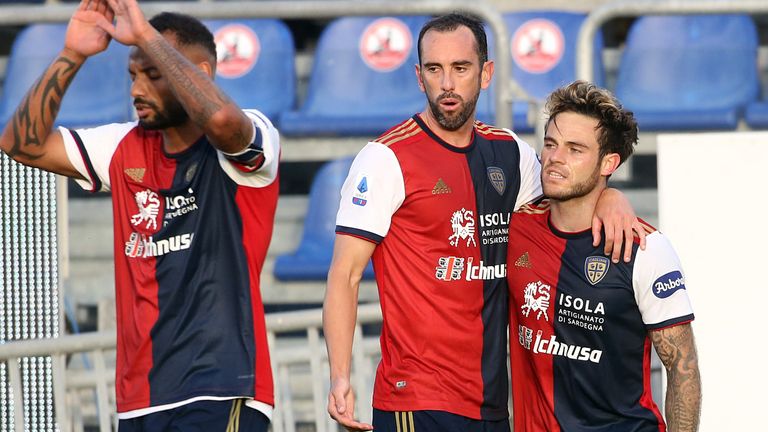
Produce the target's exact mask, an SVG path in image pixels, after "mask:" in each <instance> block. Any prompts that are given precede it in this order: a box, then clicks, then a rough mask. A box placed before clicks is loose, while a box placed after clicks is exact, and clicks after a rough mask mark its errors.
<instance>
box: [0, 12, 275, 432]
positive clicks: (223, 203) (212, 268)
mask: <svg viewBox="0 0 768 432" xmlns="http://www.w3.org/2000/svg"><path fill="white" fill-rule="evenodd" d="M111 39H114V40H116V41H117V42H119V43H122V44H125V45H130V46H132V47H133V48H132V49H131V52H130V60H129V67H128V72H129V73H130V76H131V80H132V82H133V83H132V85H131V97H132V98H133V104H134V107H135V108H136V114H137V116H138V120H137V121H134V122H130V123H125V124H110V125H104V126H99V127H94V128H89V129H77V130H74V129H68V128H66V127H60V128H58V129H53V124H54V121H55V119H56V115H57V114H58V110H59V106H60V105H61V99H62V97H63V96H64V94H65V92H66V90H67V87H68V85H69V84H70V82H71V81H72V79H73V78H74V76H75V74H76V73H77V71H78V69H79V68H80V67H81V66H82V65H83V63H84V62H85V61H86V60H87V58H88V57H90V56H92V55H96V54H98V53H99V52H102V51H104V50H105V49H106V48H107V46H108V44H109V43H110V41H111ZM215 68H216V46H215V44H214V40H213V35H212V34H211V32H210V31H209V30H208V29H207V28H206V27H205V26H204V25H203V24H202V23H201V22H200V21H199V20H197V19H196V18H193V17H190V16H187V15H183V14H177V13H162V14H160V15H158V16H155V17H154V18H152V19H151V20H149V21H148V20H147V19H146V18H145V17H144V15H143V13H142V12H141V9H140V8H139V6H138V4H137V3H136V1H135V0H83V1H82V2H81V3H80V5H79V7H78V8H77V10H76V11H75V13H74V15H73V16H72V18H71V19H70V22H69V27H68V28H67V32H66V39H65V41H64V48H63V49H62V51H61V53H60V54H59V56H58V58H57V59H56V60H55V61H54V62H53V63H52V64H51V65H50V66H49V67H48V69H47V70H46V71H45V72H44V73H43V75H42V77H41V78H40V79H39V80H38V81H37V83H36V84H35V85H34V86H33V87H32V88H31V89H30V90H29V92H28V94H27V96H26V98H25V99H24V101H23V102H22V103H21V104H20V105H19V107H18V108H17V110H16V113H15V115H14V116H13V118H12V119H11V121H10V122H9V124H8V125H7V126H6V128H5V131H4V133H3V135H2V138H0V147H2V149H3V151H4V152H6V153H7V154H8V155H9V156H11V157H12V158H13V159H15V160H16V161H18V162H20V163H23V164H26V165H29V166H31V167H36V168H40V169H44V170H46V171H50V172H54V173H57V174H61V175H65V176H68V177H72V178H74V179H75V180H76V181H77V182H78V183H79V184H80V185H81V186H83V187H84V188H86V189H89V190H91V191H93V192H97V191H100V190H101V191H111V193H112V202H113V217H114V247H115V250H114V252H115V273H116V274H115V287H116V295H115V300H116V306H117V370H116V375H117V376H116V382H115V387H116V393H117V410H118V418H119V429H120V431H121V432H126V431H128V432H130V431H134V430H135V431H164V430H192V429H194V430H203V429H209V430H222V431H223V430H225V429H226V430H237V428H238V427H241V428H243V429H247V430H249V431H250V430H252V431H266V430H267V428H268V426H269V418H270V416H271V413H272V409H273V405H274V395H273V382H272V372H271V366H270V360H269V352H268V347H267V337H266V328H265V320H264V311H263V306H262V302H261V294H260V291H259V280H260V273H261V268H262V265H263V263H264V259H265V255H266V251H267V247H268V245H269V241H270V239H271V235H272V226H273V221H274V214H275V208H276V205H277V197H278V173H277V166H278V159H279V154H280V144H279V135H278V133H277V130H276V129H275V128H274V127H273V126H272V124H271V123H270V121H269V120H268V119H267V118H266V117H264V116H263V115H262V114H261V113H259V112H258V111H256V110H241V109H240V108H239V107H238V106H237V105H236V104H235V103H234V102H233V101H232V100H231V99H230V98H229V97H228V96H227V95H226V94H224V93H223V92H222V91H221V90H220V89H219V88H218V87H217V86H216V84H215V83H214V82H213V76H214V74H215ZM93 97H99V95H97V94H94V95H93Z"/></svg>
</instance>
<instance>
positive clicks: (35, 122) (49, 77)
mask: <svg viewBox="0 0 768 432" xmlns="http://www.w3.org/2000/svg"><path fill="white" fill-rule="evenodd" d="M75 72H77V65H76V64H75V63H74V62H73V61H71V60H69V59H67V58H65V57H59V58H57V59H56V60H55V61H54V62H53V64H52V65H51V68H50V73H48V74H46V75H44V76H43V77H42V78H40V79H39V80H38V81H37V82H36V83H35V84H34V85H33V86H32V89H30V91H29V92H28V93H27V95H26V96H25V97H24V99H23V100H22V102H21V104H19V107H18V108H17V109H16V113H15V114H14V116H13V118H12V119H11V127H12V130H13V145H12V146H11V148H10V150H9V151H8V155H9V156H11V157H22V158H25V159H27V160H35V159H38V158H40V157H42V156H44V155H45V152H44V151H41V149H40V147H41V146H42V145H43V139H42V138H40V137H41V136H45V134H46V131H47V130H48V129H50V128H51V126H52V125H53V121H54V119H55V118H56V115H57V114H58V112H59V108H60V106H61V99H62V98H63V97H64V91H65V90H66V89H67V87H69V84H70V83H71V82H72V79H74V77H75ZM34 107H37V115H33V114H32V112H33V110H34ZM30 146H31V147H35V148H36V149H37V150H36V151H35V152H30V151H27V150H25V148H27V147H30Z"/></svg>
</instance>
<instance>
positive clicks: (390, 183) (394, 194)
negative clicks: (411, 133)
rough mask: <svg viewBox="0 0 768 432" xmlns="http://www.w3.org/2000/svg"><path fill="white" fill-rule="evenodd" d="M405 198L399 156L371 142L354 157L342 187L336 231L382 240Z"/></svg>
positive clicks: (377, 241) (367, 238)
mask: <svg viewBox="0 0 768 432" xmlns="http://www.w3.org/2000/svg"><path fill="white" fill-rule="evenodd" d="M404 199H405V183H404V181H403V172H402V170H401V169H400V163H399V162H398V161H397V157H396V156H395V154H394V153H393V152H392V150H391V149H390V148H389V147H387V146H385V145H383V144H379V143H375V142H371V143H368V145H366V146H365V147H364V148H363V149H362V150H361V151H360V153H358V155H357V157H355V160H354V161H353V162H352V167H351V168H350V169H349V174H348V175H347V179H346V180H345V181H344V185H343V186H342V188H341V202H340V204H339V213H338V215H337V216H336V232H337V233H338V234H347V235H353V236H356V237H361V238H364V239H366V240H369V241H372V242H374V243H380V242H381V241H382V240H383V239H384V237H385V236H386V235H387V232H388V231H389V226H390V222H391V221H392V215H393V214H394V213H395V211H397V209H398V208H400V205H401V204H402V203H403V200H404Z"/></svg>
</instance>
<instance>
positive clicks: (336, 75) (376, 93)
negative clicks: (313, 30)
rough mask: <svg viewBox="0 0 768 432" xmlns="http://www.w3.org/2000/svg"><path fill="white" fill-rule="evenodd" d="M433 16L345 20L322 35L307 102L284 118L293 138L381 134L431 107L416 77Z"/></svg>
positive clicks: (284, 128)
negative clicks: (422, 34) (421, 40)
mask: <svg viewBox="0 0 768 432" xmlns="http://www.w3.org/2000/svg"><path fill="white" fill-rule="evenodd" d="M426 21H427V17H422V16H412V17H383V18H372V17H344V18H339V19H336V20H334V21H333V22H332V23H331V24H330V25H329V26H328V27H327V28H326V29H325V30H324V31H323V33H322V34H321V36H320V40H319V42H318V46H317V50H316V52H315V56H314V64H313V67H312V73H311V76H310V81H309V87H308V90H307V98H306V101H305V102H304V103H303V104H302V106H301V107H300V108H299V110H298V111H294V112H287V113H284V114H283V115H282V117H281V118H280V121H279V123H280V129H281V132H283V133H285V134H290V135H329V136H345V135H346V136H354V135H358V136H361V135H378V134H380V133H382V132H384V131H386V130H387V129H388V128H390V127H392V126H393V125H395V124H397V123H400V122H401V121H403V120H405V119H407V118H408V117H410V116H412V115H413V114H415V113H417V112H420V111H421V110H422V109H423V108H424V106H425V99H424V95H423V94H422V93H421V91H420V90H419V86H418V83H417V81H416V75H415V73H414V65H415V64H416V63H418V59H417V49H416V44H417V39H418V34H419V30H420V29H421V26H422V25H423V24H424V23H425V22H426Z"/></svg>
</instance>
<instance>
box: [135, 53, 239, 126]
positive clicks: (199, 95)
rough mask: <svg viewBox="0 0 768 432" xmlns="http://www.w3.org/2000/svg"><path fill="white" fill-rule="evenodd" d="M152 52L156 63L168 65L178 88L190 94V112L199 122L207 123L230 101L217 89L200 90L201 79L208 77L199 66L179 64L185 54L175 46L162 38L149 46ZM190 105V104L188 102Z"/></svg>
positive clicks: (170, 77) (170, 76)
mask: <svg viewBox="0 0 768 432" xmlns="http://www.w3.org/2000/svg"><path fill="white" fill-rule="evenodd" d="M147 49H148V50H149V51H150V52H152V54H153V57H154V58H155V59H156V63H158V64H162V65H165V66H167V67H168V69H167V71H166V73H167V74H168V76H169V79H170V80H171V82H173V83H174V84H175V85H174V87H175V88H176V89H183V90H184V92H186V93H187V94H188V95H189V98H187V101H188V102H191V106H185V108H188V110H187V111H188V113H189V115H190V116H191V117H192V119H193V120H194V121H195V122H196V123H198V124H205V123H207V122H208V120H210V118H211V117H212V116H213V115H214V114H215V113H216V112H217V111H219V110H220V109H221V108H222V106H224V105H225V104H227V103H228V99H227V97H226V95H224V94H222V93H221V92H219V91H217V92H216V93H214V94H212V95H211V94H206V93H204V92H202V91H200V86H199V85H198V84H199V83H200V81H201V80H207V79H208V77H206V76H204V75H205V74H204V73H203V72H202V71H201V70H199V69H198V68H192V69H191V70H190V69H185V68H183V67H180V66H179V65H181V64H183V60H184V59H183V56H182V55H181V54H180V53H178V52H177V51H176V50H174V49H173V48H169V46H168V45H167V43H164V41H162V40H153V41H151V42H150V43H149V45H148V48H147ZM187 105H190V104H187Z"/></svg>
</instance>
